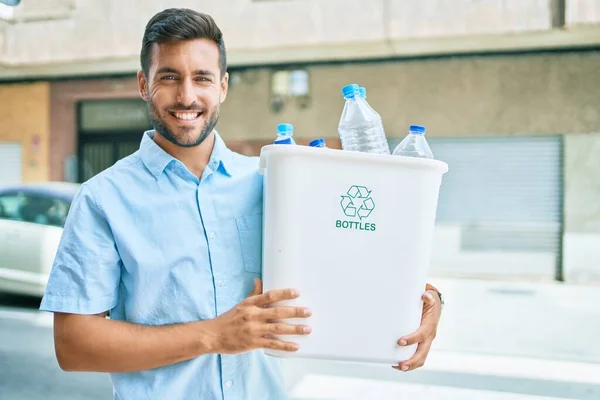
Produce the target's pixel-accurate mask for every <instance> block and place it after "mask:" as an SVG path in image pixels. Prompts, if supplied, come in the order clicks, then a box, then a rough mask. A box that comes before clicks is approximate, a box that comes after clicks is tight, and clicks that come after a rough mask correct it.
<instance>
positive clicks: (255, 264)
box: [235, 214, 262, 274]
mask: <svg viewBox="0 0 600 400" xmlns="http://www.w3.org/2000/svg"><path fill="white" fill-rule="evenodd" d="M235 223H236V225H237V230H238V236H239V239H240V247H241V252H242V259H243V261H244V269H245V270H246V271H248V272H252V273H255V274H260V273H261V268H262V214H254V215H249V216H245V217H240V218H236V220H235Z"/></svg>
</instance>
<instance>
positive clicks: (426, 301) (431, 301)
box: [423, 290, 437, 308]
mask: <svg viewBox="0 0 600 400" xmlns="http://www.w3.org/2000/svg"><path fill="white" fill-rule="evenodd" d="M436 297H437V294H436V295H435V296H434V295H433V293H432V292H431V290H428V291H426V292H425V293H423V308H426V307H433V306H434V305H435V298H436Z"/></svg>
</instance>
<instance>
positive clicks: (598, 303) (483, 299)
mask: <svg viewBox="0 0 600 400" xmlns="http://www.w3.org/2000/svg"><path fill="white" fill-rule="evenodd" d="M432 282H433V283H434V284H435V285H437V286H438V287H439V288H440V290H441V291H442V293H444V295H445V302H446V306H445V308H444V312H443V315H442V320H441V324H440V327H439V331H438V332H439V333H438V337H437V339H436V341H435V345H434V349H437V350H447V351H453V352H475V353H488V354H498V355H503V356H507V355H514V356H522V357H540V358H549V359H555V360H568V361H580V362H590V363H599V364H600V342H599V341H598V338H600V287H593V286H577V285H572V284H562V283H539V282H535V283H533V282H502V281H486V280H460V279H432Z"/></svg>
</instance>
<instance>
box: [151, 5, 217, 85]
mask: <svg viewBox="0 0 600 400" xmlns="http://www.w3.org/2000/svg"><path fill="white" fill-rule="evenodd" d="M191 39H210V40H212V41H214V42H215V44H216V45H217V46H218V47H219V68H220V70H221V76H223V75H224V74H225V71H227V52H226V51H225V42H224V41H223V33H221V29H219V27H218V26H217V24H216V22H215V20H214V19H213V18H212V17H211V16H210V15H208V14H202V13H199V12H197V11H194V10H190V9H187V8H169V9H166V10H164V11H161V12H159V13H158V14H156V15H155V16H154V17H152V19H150V21H148V24H147V25H146V29H145V30H144V39H143V40H142V52H141V54H140V61H141V64H142V71H144V74H145V75H146V76H148V70H149V69H150V64H151V62H152V46H153V44H154V43H158V44H160V43H167V42H174V41H178V40H191Z"/></svg>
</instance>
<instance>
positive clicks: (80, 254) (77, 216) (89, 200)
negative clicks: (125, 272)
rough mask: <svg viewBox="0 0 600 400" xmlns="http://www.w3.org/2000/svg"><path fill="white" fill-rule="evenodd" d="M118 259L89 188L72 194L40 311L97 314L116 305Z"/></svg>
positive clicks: (104, 218)
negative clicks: (71, 200)
mask: <svg viewBox="0 0 600 400" xmlns="http://www.w3.org/2000/svg"><path fill="white" fill-rule="evenodd" d="M120 276H121V260H120V256H119V252H118V251H117V248H116V244H115V240H114V238H113V234H112V232H111V229H110V226H109V224H108V222H107V219H106V217H105V215H104V213H103V211H102V209H101V208H100V207H99V206H98V204H97V203H96V201H95V199H94V196H93V194H92V192H91V191H90V188H89V187H87V186H86V184H83V185H82V186H81V188H80V189H79V191H78V192H77V194H76V195H75V197H74V199H73V202H72V204H71V208H70V210H69V214H68V216H67V220H66V222H65V226H64V230H63V234H62V237H61V240H60V244H59V247H58V251H57V253H56V258H55V259H54V264H53V266H52V271H51V272H50V277H49V280H48V284H47V285H46V291H45V293H44V297H43V299H42V303H41V306H40V310H43V311H52V312H64V313H72V314H99V313H102V312H104V311H107V310H110V309H112V308H114V307H115V306H116V304H117V297H118V288H119V281H120Z"/></svg>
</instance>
